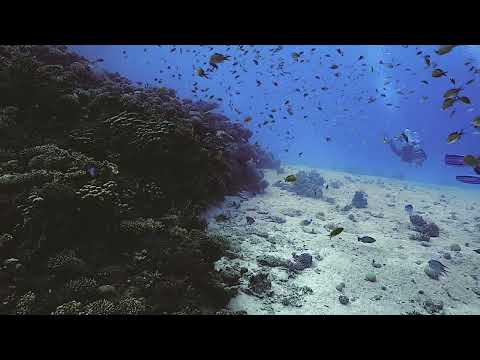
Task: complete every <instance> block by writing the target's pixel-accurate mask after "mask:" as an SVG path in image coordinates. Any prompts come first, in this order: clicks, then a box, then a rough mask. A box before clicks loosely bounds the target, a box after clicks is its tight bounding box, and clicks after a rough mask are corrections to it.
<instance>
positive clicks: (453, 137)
mask: <svg viewBox="0 0 480 360" xmlns="http://www.w3.org/2000/svg"><path fill="white" fill-rule="evenodd" d="M462 136H463V130H460V131H455V132H453V133H451V134H449V135H448V138H447V142H448V143H449V144H453V143H454V142H457V141H458V140H460V138H461V137H462Z"/></svg>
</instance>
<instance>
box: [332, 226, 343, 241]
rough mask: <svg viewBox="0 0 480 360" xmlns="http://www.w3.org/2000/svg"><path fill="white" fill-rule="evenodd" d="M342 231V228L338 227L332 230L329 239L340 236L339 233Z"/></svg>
mask: <svg viewBox="0 0 480 360" xmlns="http://www.w3.org/2000/svg"><path fill="white" fill-rule="evenodd" d="M342 231H343V228H342V227H338V228H335V229H333V230H332V231H331V232H330V234H329V235H328V236H330V239H332V238H333V237H334V236H337V235H340V233H341V232H342Z"/></svg>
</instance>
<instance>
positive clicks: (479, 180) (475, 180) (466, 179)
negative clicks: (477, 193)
mask: <svg viewBox="0 0 480 360" xmlns="http://www.w3.org/2000/svg"><path fill="white" fill-rule="evenodd" d="M455 178H456V179H457V180H458V181H461V182H463V183H466V184H477V185H480V177H478V176H456V177H455Z"/></svg>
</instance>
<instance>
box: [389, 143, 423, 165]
mask: <svg viewBox="0 0 480 360" xmlns="http://www.w3.org/2000/svg"><path fill="white" fill-rule="evenodd" d="M390 149H392V151H393V152H394V153H395V155H397V156H399V157H400V158H401V159H402V161H405V162H408V163H411V162H414V163H415V165H417V166H421V165H422V164H423V162H424V161H425V159H426V158H427V154H426V153H425V151H423V149H420V148H419V147H418V146H415V145H412V144H404V145H403V146H402V148H401V149H399V148H397V146H396V145H395V143H394V141H390Z"/></svg>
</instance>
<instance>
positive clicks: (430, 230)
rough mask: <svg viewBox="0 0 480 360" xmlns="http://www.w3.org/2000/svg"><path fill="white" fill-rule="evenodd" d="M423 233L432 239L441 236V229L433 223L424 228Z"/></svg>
mask: <svg viewBox="0 0 480 360" xmlns="http://www.w3.org/2000/svg"><path fill="white" fill-rule="evenodd" d="M421 232H422V233H423V234H426V235H428V236H430V237H438V236H439V235H440V229H439V228H438V226H437V225H436V224H435V223H433V222H431V223H429V224H427V225H425V226H423V227H422V228H421Z"/></svg>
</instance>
